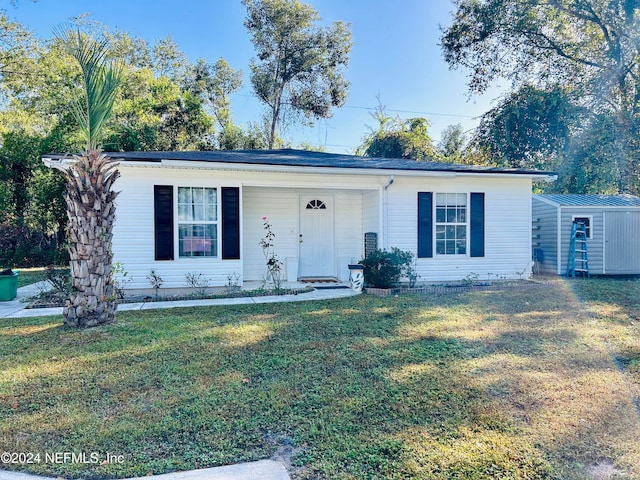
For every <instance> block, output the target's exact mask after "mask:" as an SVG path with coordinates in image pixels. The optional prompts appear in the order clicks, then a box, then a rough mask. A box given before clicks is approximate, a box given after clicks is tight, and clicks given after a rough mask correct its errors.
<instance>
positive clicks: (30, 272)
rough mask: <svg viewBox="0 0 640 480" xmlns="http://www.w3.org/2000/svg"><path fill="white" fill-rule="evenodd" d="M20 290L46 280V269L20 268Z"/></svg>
mask: <svg viewBox="0 0 640 480" xmlns="http://www.w3.org/2000/svg"><path fill="white" fill-rule="evenodd" d="M17 270H18V273H19V274H18V288H20V287H24V286H26V285H31V284H32V283H36V282H40V281H42V280H46V268H44V267H42V268H19V269H17Z"/></svg>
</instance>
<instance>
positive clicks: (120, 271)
mask: <svg viewBox="0 0 640 480" xmlns="http://www.w3.org/2000/svg"><path fill="white" fill-rule="evenodd" d="M111 275H113V290H114V293H115V294H116V297H117V298H119V299H123V298H124V289H125V287H126V285H127V284H128V283H130V282H131V281H132V280H133V278H131V277H130V276H129V272H127V271H126V270H125V269H124V266H123V265H122V263H121V262H115V263H114V264H113V265H112V266H111Z"/></svg>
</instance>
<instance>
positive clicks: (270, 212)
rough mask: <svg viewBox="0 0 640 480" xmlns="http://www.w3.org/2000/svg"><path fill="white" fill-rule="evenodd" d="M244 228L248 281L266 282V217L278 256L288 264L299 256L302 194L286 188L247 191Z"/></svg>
mask: <svg viewBox="0 0 640 480" xmlns="http://www.w3.org/2000/svg"><path fill="white" fill-rule="evenodd" d="M242 200H243V207H244V209H243V220H242V222H243V225H244V245H243V249H242V255H243V258H244V276H245V280H262V279H263V278H264V276H265V274H266V273H267V269H266V263H265V262H266V261H265V258H264V255H263V253H262V248H261V247H260V239H261V238H263V237H264V234H265V230H264V226H263V221H262V217H267V220H268V221H269V223H271V226H272V230H273V233H275V239H274V245H275V253H276V255H277V256H278V258H279V259H280V260H281V261H282V262H283V263H284V262H286V259H287V258H288V257H297V256H298V194H297V193H296V191H295V190H291V189H285V188H270V189H267V188H251V187H246V188H244V189H243V195H242Z"/></svg>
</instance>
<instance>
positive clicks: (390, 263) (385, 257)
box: [360, 247, 417, 288]
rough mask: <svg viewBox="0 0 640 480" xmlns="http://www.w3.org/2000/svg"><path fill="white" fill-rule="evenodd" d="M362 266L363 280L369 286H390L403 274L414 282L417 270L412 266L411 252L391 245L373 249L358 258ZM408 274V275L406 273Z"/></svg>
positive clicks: (395, 283)
mask: <svg viewBox="0 0 640 480" xmlns="http://www.w3.org/2000/svg"><path fill="white" fill-rule="evenodd" d="M360 264H361V265H363V266H364V281H365V283H366V284H367V285H368V286H370V287H375V288H391V287H393V286H395V285H397V284H398V282H399V281H400V278H401V277H402V276H403V275H404V276H407V277H408V278H409V282H410V283H411V282H412V278H413V283H414V284H415V280H417V272H416V271H415V268H413V253H411V252H409V251H403V250H400V249H399V248H396V247H393V248H392V249H391V250H390V251H389V250H374V251H373V252H371V253H369V255H367V257H366V258H364V259H362V260H360ZM407 274H408V275H407Z"/></svg>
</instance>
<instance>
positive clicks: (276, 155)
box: [44, 149, 556, 178]
mask: <svg viewBox="0 0 640 480" xmlns="http://www.w3.org/2000/svg"><path fill="white" fill-rule="evenodd" d="M105 153H107V154H108V155H109V156H111V157H113V158H117V159H121V161H123V162H127V161H132V162H134V161H135V162H161V161H163V160H176V161H192V162H211V163H227V164H229V163H231V164H245V165H256V166H257V165H276V166H284V167H324V168H341V169H373V170H395V171H403V170H404V171H413V172H419V171H431V172H467V173H480V174H482V173H500V174H515V175H533V176H536V177H549V178H553V177H555V176H556V174H555V173H554V172H544V171H540V170H526V169H518V168H499V167H487V166H479V165H462V164H452V163H441V162H416V161H415V160H406V159H391V158H372V157H360V156H356V155H342V154H336V153H325V152H312V151H307V150H292V149H284V150H210V151H191V152H105ZM44 157H45V158H49V159H54V160H62V159H67V158H70V156H69V155H59V154H51V155H44Z"/></svg>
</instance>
